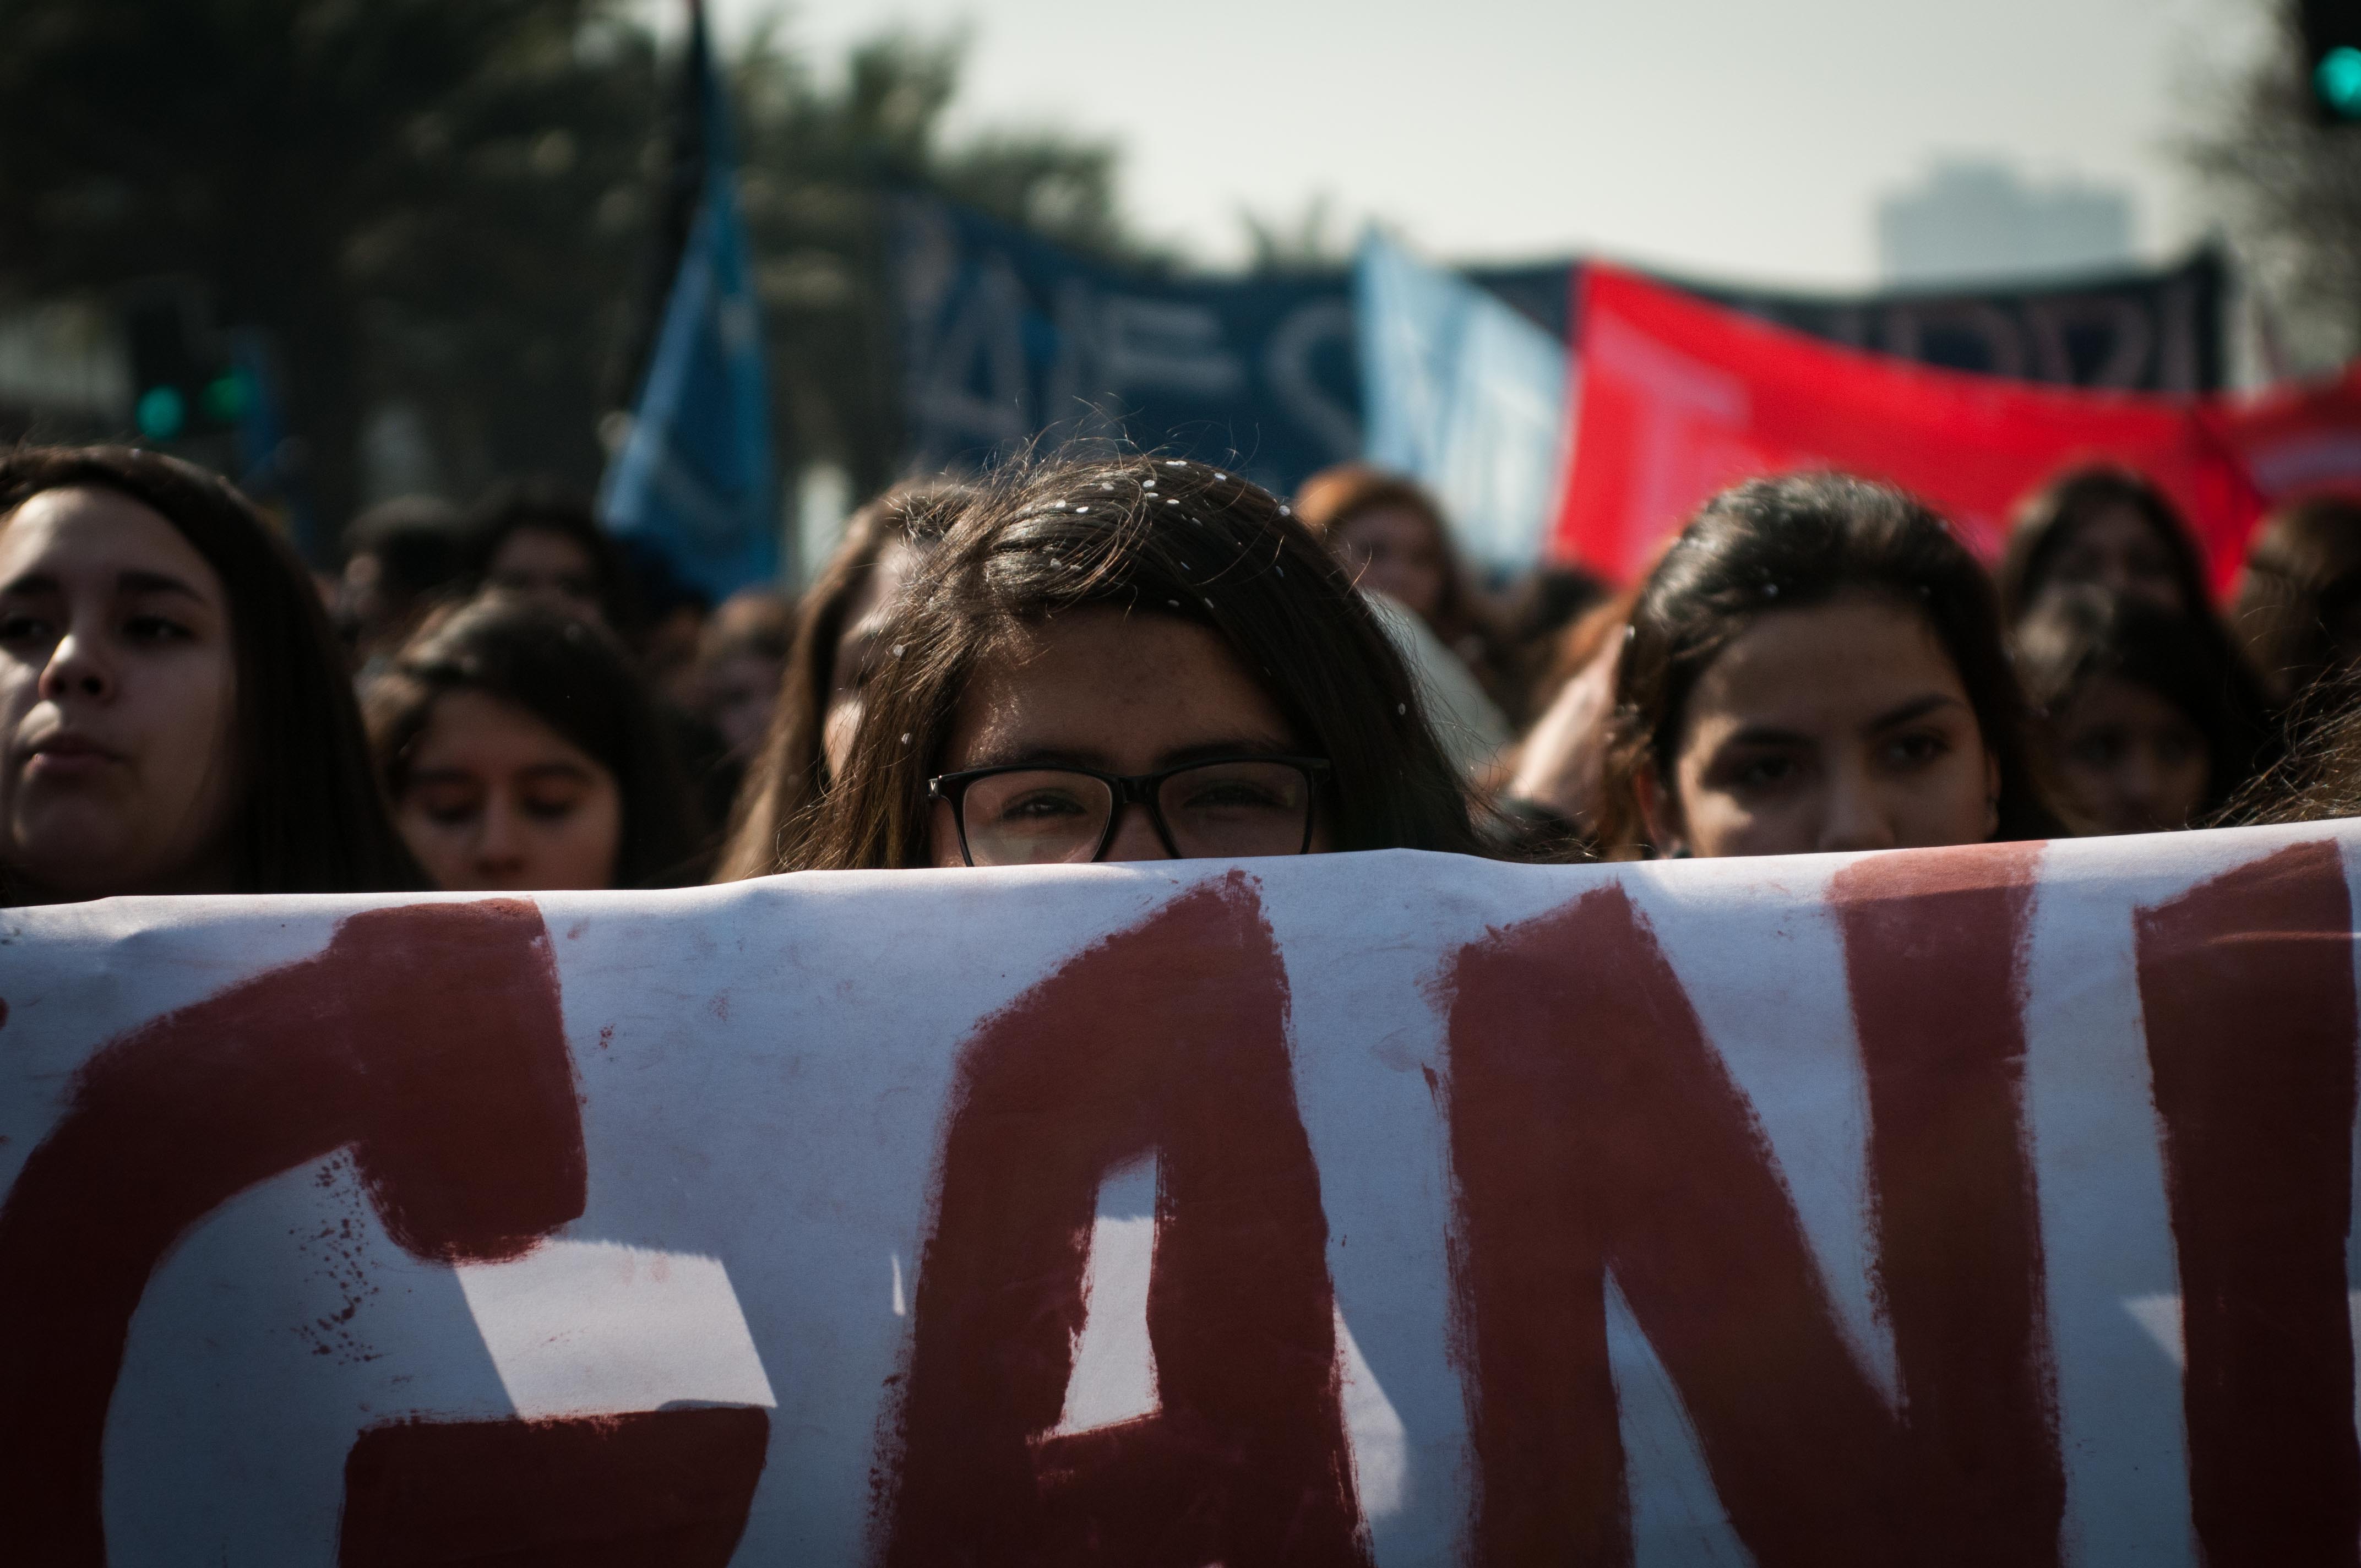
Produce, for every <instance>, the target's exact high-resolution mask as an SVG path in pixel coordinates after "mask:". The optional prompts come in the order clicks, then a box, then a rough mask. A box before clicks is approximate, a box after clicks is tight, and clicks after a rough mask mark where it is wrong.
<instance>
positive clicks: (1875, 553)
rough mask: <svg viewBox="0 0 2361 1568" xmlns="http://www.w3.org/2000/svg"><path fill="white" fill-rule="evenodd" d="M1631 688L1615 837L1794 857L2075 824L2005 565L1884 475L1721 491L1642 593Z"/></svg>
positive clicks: (1628, 661) (1614, 803)
mask: <svg viewBox="0 0 2361 1568" xmlns="http://www.w3.org/2000/svg"><path fill="white" fill-rule="evenodd" d="M1615 697H1616V711H1615V718H1614V721H1613V724H1612V726H1611V727H1610V731H1609V733H1610V744H1609V752H1608V759H1607V780H1608V793H1609V806H1608V815H1609V822H1608V824H1607V842H1608V844H1609V847H1610V848H1614V847H1621V846H1626V845H1631V846H1645V847H1648V848H1652V849H1653V850H1654V852H1656V853H1658V854H1666V855H1692V854H1694V855H1700V856H1719V855H1784V854H1803V853H1808V852H1811V851H1814V850H1883V849H1904V848H1913V847H1920V846H1928V845H1939V844H1966V843H1975V842H1979V841H1982V840H1983V839H1995V838H1999V839H2024V838H2039V837H2042V836H2045V835H2046V834H2047V833H2048V832H2050V831H2052V830H2053V829H2054V827H2055V824H2054V822H2053V821H2052V819H2051V817H2050V814H2049V812H2048V808H2047V807H2046V806H2045V804H2044V803H2043V801H2042V800H2041V798H2040V796H2039V794H2038V792H2037V788H2036V785H2035V784H2034V781H2033V776H2032V773H2031V770H2030V768H2029V767H2028V763H2027V755H2026V742H2025V733H2024V714H2023V707H2022V701H2021V698H2020V697H2019V695H2018V691H2017V685H2016V681H2015V676H2014V675H2013V674H2011V673H2010V670H2009V664H2008V658H2007V655H2006V653H2005V652H2004V651H2003V649H2002V645H2001V631H2000V615H1999V606H1998V603H1997V601H1996V599H1995V598H1994V596H1993V587H1992V582H1991V579H1990V578H1989V577H1988V576H1986V575H1985V573H1984V570H1983V568H1982V566H1981V565H1977V563H1976V560H1975V558H1974V557H1973V556H1971V555H1970V554H1968V552H1967V550H1966V548H1965V547H1964V546H1963V545H1961V544H1960V543H1959V541H1958V540H1957V539H1956V538H1954V537H1953V536H1952V534H1951V532H1950V531H1949V529H1948V528H1946V527H1945V526H1944V524H1943V521H1942V520H1941V519H1940V518H1938V517H1937V516H1936V515H1935V514H1934V513H1933V512H1931V511H1929V510H1927V508H1926V507H1924V506H1922V505H1920V504H1919V503H1918V502H1916V501H1914V500H1912V499H1910V498H1909V497H1907V496H1905V495H1904V494H1903V493H1902V492H1900V491H1899V490H1895V489H1892V488H1887V487H1885V486H1883V485H1876V484H1872V483H1870V482H1868V481H1866V480H1862V479H1856V478H1852V477H1847V476H1844V475H1836V474H1812V475H1798V476H1790V477H1784V478H1777V479H1757V480H1753V481H1752V482H1750V483H1747V484H1743V485H1740V486H1738V487H1736V488H1732V489H1729V490H1725V491H1723V492H1722V493H1721V494H1720V495H1718V496H1716V497H1714V498H1713V499H1711V500H1709V501H1708V502H1707V503H1706V505H1705V506H1704V507H1703V508H1702V509H1701V510H1699V511H1698V512H1697V515H1696V516H1695V517H1693V518H1691V519H1690V521H1689V522H1688V524H1687V526H1686V528H1684V529H1683V530H1682V532H1681V534H1680V536H1679V538H1678V539H1676V540H1675V542H1674V543H1673V545H1672V547H1671V548H1670V549H1669V550H1667V551H1666V552H1665V553H1664V556H1663V557H1662V559H1661V560H1659V561H1658V563H1657V564H1656V566H1655V569H1654V570H1653V571H1652V572H1651V573H1649V575H1648V577H1647V580H1646V582H1645V583H1644V584H1643V585H1642V587H1641V590H1640V594H1639V598H1638V600H1637V601H1636V603H1635V604H1634V606H1633V608H1632V610H1631V621H1630V624H1629V627H1628V629H1627V630H1626V632H1625V641H1624V645H1623V650H1622V652H1621V655H1620V662H1619V664H1618V667H1617V671H1616V682H1615Z"/></svg>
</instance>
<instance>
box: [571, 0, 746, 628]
mask: <svg viewBox="0 0 2361 1568" xmlns="http://www.w3.org/2000/svg"><path fill="white" fill-rule="evenodd" d="M688 70H689V71H691V72H692V73H693V75H692V79H691V80H692V86H693V90H694V91H695V93H697V98H698V100H699V110H700V113H699V115H698V116H697V119H698V122H699V123H698V125H697V131H698V133H699V135H700V136H701V138H702V146H703V151H704V160H703V161H704V170H703V175H702V179H701V181H700V182H699V184H698V187H697V212H696V217H695V219H694V220H693V221H692V222H691V224H690V225H689V230H688V237H687V243H686V245H685V246H683V247H682V249H681V255H680V263H679V268H678V270H677V271H675V273H674V275H673V281H672V289H671V292H670V295H669V297H668V298H667V300H666V302H665V304H664V324H663V326H662V328H661V329H660V330H659V331H658V333H657V334H656V340H655V350H654V353H653V355H652V356H650V359H649V363H648V372H647V380H646V382H645V383H644V384H643V385H642V388H641V389H640V400H639V406H638V407H637V408H636V409H635V410H633V411H632V419H631V431H630V433H629V434H628V435H627V436H626V437H625V438H624V440H623V443H622V446H621V449H620V451H618V452H617V453H616V455H615V457H614V460H613V461H612V462H611V463H609V465H608V468H607V476H606V478H605V481H604V482H603V483H602V484H601V485H600V486H599V491H598V515H599V517H600V519H601V520H602V521H604V522H605V523H606V524H607V526H608V527H609V528H610V529H612V530H613V531H614V532H616V533H618V534H622V535H627V536H631V537H636V538H640V539H643V540H645V541H647V542H648V543H651V544H653V545H654V546H655V547H656V548H657V549H658V550H660V551H662V552H663V553H664V556H665V557H666V558H667V559H668V560H669V561H670V563H671V565H672V566H673V569H674V570H675V572H677V573H678V574H679V575H680V576H681V577H682V578H683V579H685V580H686V581H687V582H690V583H693V584H695V585H696V586H697V587H699V588H702V589H703V590H704V591H705V592H706V593H708V594H710V595H711V596H712V597H713V598H716V599H720V598H725V597H727V596H728V595H729V594H730V593H732V592H734V591H735V590H737V589H739V588H741V587H746V586H747V585H749V584H752V583H758V582H768V581H770V580H771V579H773V578H774V577H776V576H778V571H779V538H778V516H777V508H776V505H775V501H774V497H775V493H776V491H775V485H774V479H773V475H772V466H771V408H770V395H769V392H768V390H767V389H766V387H765V384H764V378H763V317H762V312H761V310H760V308H759V306H758V304H757V302H756V299H755V294H754V280H753V269H752V265H751V264H750V262H749V259H748V257H747V251H746V231H745V228H744V226H743V225H741V223H740V221H739V216H738V199H737V194H736V192H735V190H734V181H735V179H736V176H737V159H736V157H735V155H734V153H733V151H732V148H731V144H730V125H729V111H728V107H727V105H726V104H725V103H724V102H723V99H722V95H721V84H720V82H719V80H717V78H716V77H715V75H714V71H713V62H712V57H711V55H710V53H709V51H708V48H707V44H706V37H705V16H704V11H703V8H702V7H701V6H699V7H696V8H694V10H693V12H692V21H691V26H690V33H689V60H688Z"/></svg>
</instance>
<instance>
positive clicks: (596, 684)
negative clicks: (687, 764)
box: [362, 594, 702, 887]
mask: <svg viewBox="0 0 2361 1568" xmlns="http://www.w3.org/2000/svg"><path fill="white" fill-rule="evenodd" d="M456 691H474V692H481V693H483V694H484V695H485V696H490V697H494V698H497V699H498V700H500V701H501V702H505V703H508V704H510V705H511V706H513V707H518V708H522V710H523V711H525V712H527V713H530V714H532V715H533V717H534V718H538V719H540V720H541V721H542V722H543V723H544V724H546V725H548V726H549V727H550V728H551V729H555V730H556V731H557V732H558V733H559V734H560V735H563V736H564V737H566V740H569V741H571V742H572V743H573V744H574V745H575V746H577V747H578V748H580V749H581V750H582V751H584V752H585V753H587V754H588V756H590V757H591V758H592V759H593V760H595V761H596V762H598V763H599V765H600V766H602V767H604V768H605V769H606V770H607V771H608V772H609V773H612V774H614V775H615V784H616V787H617V791H618V793H619V794H620V795H621V796H622V802H623V831H622V841H621V843H620V845H619V846H618V847H617V850H616V854H615V885H616V886H618V887H672V886H680V885H683V884H685V883H691V882H695V881H697V880H699V872H701V870H702V868H701V867H700V866H698V865H697V863H696V860H697V827H696V818H695V816H694V814H693V812H692V810H691V807H690V804H689V793H688V784H687V783H686V780H685V779H684V778H683V776H682V773H681V767H680V762H679V759H678V758H677V757H676V756H675V754H674V750H673V743H672V738H671V734H670V732H669V731H668V730H667V729H666V728H665V726H664V721H663V719H662V718H661V717H660V716H659V714H658V712H657V709H656V705H655V698H654V696H653V695H652V694H651V693H650V692H649V691H648V689H647V684H646V683H645V682H644V681H643V680H642V679H641V677H640V674H639V672H638V670H637V669H636V668H634V667H633V665H632V663H631V655H630V654H629V653H627V652H624V650H623V646H622V644H621V643H620V641H617V639H616V638H615V637H614V635H613V634H612V633H611V632H609V631H608V630H605V629H604V628H602V627H598V626H593V625H591V624H589V623H588V622H586V621H584V620H579V619H578V618H577V617H574V616H570V615H567V614H566V613H565V612H564V611H562V610H558V609H551V608H549V607H548V606H546V605H541V604H533V603H528V602H526V601H523V600H519V599H514V598H505V597H503V596H500V595H497V594H494V595H488V596H486V597H484V598H478V599H475V600H472V601H470V602H469V603H467V604H465V605H460V606H457V607H456V608H453V609H447V610H445V611H442V612H440V613H438V614H437V615H436V616H434V618H433V619H431V620H428V621H427V623H426V624H425V625H424V626H423V627H421V628H420V629H419V630H418V633H417V635H415V636H414V637H412V639H411V640H410V641H409V642H408V643H407V644H406V645H404V647H403V648H402V650H401V652H400V653H399V654H397V655H396V656H395V657H394V660H393V662H392V663H391V665H390V667H389V668H388V669H387V670H386V672H385V673H384V674H380V675H379V676H378V677H377V678H375V679H374V680H372V681H371V682H370V683H369V685H368V691H367V692H366V693H364V694H363V696H362V707H363V708H364V710H365V711H366V713H367V714H368V733H369V740H370V744H371V746H372V748H373V750H374V751H375V753H376V757H377V765H378V768H379V775H380V777H381V778H382V779H383V781H384V786H385V792H386V795H387V796H388V798H390V799H394V800H399V799H400V798H401V794H402V790H403V788H404V786H405V785H406V784H407V783H408V775H409V770H410V764H411V760H412V753H413V752H414V751H415V750H416V748H417V745H418V741H419V739H420V737H421V736H423V734H424V733H425V730H426V727H427V724H428V723H429V722H430V721H431V720H432V718H434V704H435V703H436V702H437V701H438V700H439V699H441V698H442V697H444V696H447V695H449V694H450V693H452V692H456Z"/></svg>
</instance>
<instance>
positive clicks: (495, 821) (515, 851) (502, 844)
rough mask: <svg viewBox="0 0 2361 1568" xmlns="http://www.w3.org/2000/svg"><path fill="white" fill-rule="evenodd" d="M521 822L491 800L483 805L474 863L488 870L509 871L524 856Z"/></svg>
mask: <svg viewBox="0 0 2361 1568" xmlns="http://www.w3.org/2000/svg"><path fill="white" fill-rule="evenodd" d="M524 851H525V840H524V833H523V830H522V823H520V822H519V821H518V820H517V814H516V813H515V812H514V811H513V810H511V809H510V808H509V807H508V806H503V805H501V804H500V803H499V802H497V801H495V802H493V803H491V804H490V805H488V806H485V807H484V817H483V827H482V828H481V830H480V831H479V832H478V835H477V838H476V863H477V865H478V867H480V868H481V869H483V870H484V871H485V872H512V871H515V870H517V869H518V868H520V867H522V865H523V864H524V860H525V852H524Z"/></svg>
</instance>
